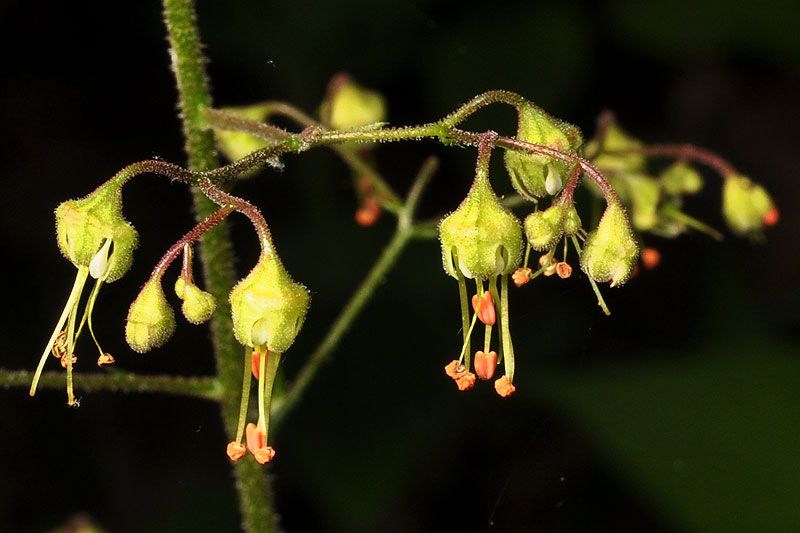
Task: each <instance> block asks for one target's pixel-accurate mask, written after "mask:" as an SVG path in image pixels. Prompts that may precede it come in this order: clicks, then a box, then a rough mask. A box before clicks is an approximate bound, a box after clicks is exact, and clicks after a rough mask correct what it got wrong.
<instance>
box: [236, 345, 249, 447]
mask: <svg viewBox="0 0 800 533" xmlns="http://www.w3.org/2000/svg"><path fill="white" fill-rule="evenodd" d="M247 349H248V350H249V348H247ZM249 355H250V354H246V355H245V358H244V375H243V376H242V398H241V400H240V401H239V421H238V423H237V424H236V442H242V435H243V434H244V422H245V420H246V419H247V405H248V404H249V403H250V383H251V382H250V373H251V371H252V365H251V361H252V359H253V358H252V356H249ZM248 356H249V357H248Z"/></svg>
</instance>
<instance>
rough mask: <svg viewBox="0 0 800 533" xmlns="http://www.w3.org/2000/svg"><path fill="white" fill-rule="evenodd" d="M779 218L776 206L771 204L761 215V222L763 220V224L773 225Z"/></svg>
mask: <svg viewBox="0 0 800 533" xmlns="http://www.w3.org/2000/svg"><path fill="white" fill-rule="evenodd" d="M780 219H781V214H780V211H778V208H777V207H775V204H773V205H772V207H770V208H769V211H767V212H766V213H764V216H763V217H761V222H763V223H764V225H765V226H774V225H775V224H777V223H778V221H779V220H780Z"/></svg>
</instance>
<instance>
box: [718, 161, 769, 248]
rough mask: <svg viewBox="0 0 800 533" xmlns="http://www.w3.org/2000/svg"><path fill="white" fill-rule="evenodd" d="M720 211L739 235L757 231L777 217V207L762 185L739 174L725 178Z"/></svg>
mask: <svg viewBox="0 0 800 533" xmlns="http://www.w3.org/2000/svg"><path fill="white" fill-rule="evenodd" d="M722 213H723V214H724V215H725V220H726V221H727V222H728V225H729V226H730V228H731V230H733V231H734V232H735V233H738V234H740V235H751V234H754V233H758V232H759V231H760V230H762V229H763V228H764V225H765V224H766V225H772V224H774V223H775V222H777V218H778V217H777V213H778V211H777V208H776V207H775V204H774V203H773V201H772V198H770V196H769V193H767V191H766V190H765V189H764V187H762V186H761V185H758V184H757V183H755V182H753V181H752V180H751V179H750V178H748V177H746V176H740V175H733V176H728V177H727V178H726V179H725V184H724V185H723V189H722Z"/></svg>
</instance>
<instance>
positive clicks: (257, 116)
mask: <svg viewBox="0 0 800 533" xmlns="http://www.w3.org/2000/svg"><path fill="white" fill-rule="evenodd" d="M223 111H225V112H227V113H230V114H232V115H238V116H240V117H242V118H247V119H250V120H257V121H259V122H262V121H263V120H264V119H265V118H266V115H267V108H266V106H264V104H256V105H252V106H248V107H230V108H226V109H223ZM214 138H215V139H216V140H217V147H218V148H219V150H220V152H222V153H223V154H224V155H225V157H226V158H228V159H229V160H230V161H237V160H239V159H241V158H243V157H244V156H246V155H248V154H251V153H253V152H255V151H257V150H261V149H262V148H266V147H267V146H269V142H268V141H266V140H264V139H260V138H258V137H255V136H254V135H250V134H249V133H244V132H241V131H231V130H223V129H217V130H214Z"/></svg>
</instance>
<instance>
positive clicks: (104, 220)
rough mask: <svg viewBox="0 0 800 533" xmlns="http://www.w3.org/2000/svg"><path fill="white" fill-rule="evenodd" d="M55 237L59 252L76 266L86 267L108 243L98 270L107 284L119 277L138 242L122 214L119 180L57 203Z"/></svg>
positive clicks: (130, 261)
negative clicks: (108, 253) (101, 266)
mask: <svg viewBox="0 0 800 533" xmlns="http://www.w3.org/2000/svg"><path fill="white" fill-rule="evenodd" d="M56 238H57V241H58V247H59V248H60V249H61V253H62V254H64V256H65V257H66V258H67V259H69V260H70V261H71V262H72V263H73V264H74V265H75V266H76V267H81V266H89V264H90V263H91V262H92V259H95V257H97V255H98V252H100V251H101V248H103V246H104V245H107V244H108V242H110V243H111V244H110V256H108V255H107V252H106V254H105V255H107V259H106V260H107V264H106V265H105V267H104V268H102V269H100V270H102V271H103V273H104V275H105V276H104V281H105V282H107V283H110V282H112V281H116V280H118V279H119V278H121V277H122V276H123V275H124V274H125V272H127V271H128V269H129V268H130V266H131V263H133V250H134V249H135V248H136V245H137V243H138V237H137V234H136V230H135V229H133V226H131V224H130V223H129V222H128V221H127V220H125V218H124V217H123V216H122V182H120V181H119V180H113V179H112V180H109V181H107V182H106V183H104V184H103V185H101V186H100V187H98V188H97V189H95V190H94V192H92V193H91V194H89V195H87V196H85V197H83V198H79V199H77V200H68V201H66V202H63V203H62V204H61V205H59V206H58V208H57V209H56ZM96 271H97V270H96Z"/></svg>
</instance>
